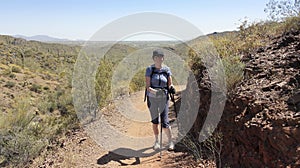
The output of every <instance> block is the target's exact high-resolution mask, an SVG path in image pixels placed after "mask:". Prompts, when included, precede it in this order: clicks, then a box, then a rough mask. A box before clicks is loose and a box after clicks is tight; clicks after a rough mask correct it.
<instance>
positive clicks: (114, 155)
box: [97, 147, 159, 166]
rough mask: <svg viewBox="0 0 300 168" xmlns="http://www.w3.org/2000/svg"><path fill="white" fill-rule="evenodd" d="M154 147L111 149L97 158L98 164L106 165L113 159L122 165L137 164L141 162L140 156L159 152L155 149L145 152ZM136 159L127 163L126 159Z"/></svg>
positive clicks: (148, 155)
mask: <svg viewBox="0 0 300 168" xmlns="http://www.w3.org/2000/svg"><path fill="white" fill-rule="evenodd" d="M150 149H152V147H149V148H144V149H141V150H137V151H136V150H132V149H129V148H119V149H116V150H114V151H109V152H108V154H105V155H104V156H102V157H101V158H99V159H98V160H97V164H99V165H105V164H108V163H109V162H111V161H116V162H118V163H120V164H121V166H126V165H137V164H140V163H141V161H140V158H141V157H150V156H153V155H155V154H157V153H158V152H159V151H153V152H150V153H145V152H146V151H147V150H150ZM133 158H134V159H135V162H133V163H131V164H128V163H125V162H124V161H125V160H127V159H133Z"/></svg>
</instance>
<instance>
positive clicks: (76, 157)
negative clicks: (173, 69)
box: [32, 88, 214, 168]
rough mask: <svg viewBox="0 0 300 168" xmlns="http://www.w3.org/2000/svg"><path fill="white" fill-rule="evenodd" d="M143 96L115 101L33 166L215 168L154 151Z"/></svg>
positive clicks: (183, 155) (173, 153) (177, 154)
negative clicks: (96, 117) (94, 119)
mask: <svg viewBox="0 0 300 168" xmlns="http://www.w3.org/2000/svg"><path fill="white" fill-rule="evenodd" d="M178 89H180V88H178ZM143 96H144V95H143V92H138V93H135V94H133V95H131V96H128V97H123V98H119V99H118V100H116V101H114V102H113V103H111V104H110V105H109V106H108V107H106V108H105V109H103V110H102V111H101V114H102V115H100V117H99V118H98V119H97V120H96V121H94V122H91V123H90V124H88V125H86V126H85V127H84V128H80V129H79V130H77V131H74V132H70V133H68V134H67V135H66V137H64V138H62V139H61V141H60V142H61V144H59V146H60V147H59V148H58V149H53V150H52V152H51V153H50V154H47V155H46V156H45V157H40V158H38V159H36V160H35V161H34V163H33V164H32V167H119V166H122V167H136V168H144V167H155V168H156V167H214V165H213V163H211V162H206V163H205V161H203V162H198V163H196V162H195V161H193V159H192V156H190V155H188V154H187V153H184V152H180V151H167V150H163V151H162V157H161V158H160V153H159V152H158V151H154V150H153V149H152V145H153V140H154V137H153V135H152V134H153V133H152V125H151V123H150V122H149V121H150V116H149V112H148V109H147V107H146V103H144V102H143ZM120 107H121V108H120ZM170 117H171V118H172V117H173V115H171V116H170ZM129 118H130V119H129ZM103 121H105V122H103ZM174 132H175V131H174ZM173 134H174V133H173ZM163 136H164V137H166V136H165V135H164V134H163ZM124 137H125V138H124ZM164 139H165V138H164ZM163 142H164V144H165V142H166V140H164V141H163ZM111 151H113V152H111ZM134 156H139V157H134Z"/></svg>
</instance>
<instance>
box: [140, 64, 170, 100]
mask: <svg viewBox="0 0 300 168" xmlns="http://www.w3.org/2000/svg"><path fill="white" fill-rule="evenodd" d="M154 74H159V75H161V74H164V75H165V76H166V77H167V84H168V83H169V76H170V75H169V74H168V73H167V71H166V70H165V69H164V70H163V71H162V72H155V66H152V67H151V74H150V87H152V88H154V87H153V86H152V82H151V81H152V76H153V75H154ZM159 83H160V80H159ZM162 89H166V90H168V86H167V87H165V88H162ZM147 97H148V96H147V88H145V97H144V102H145V101H146V98H147Z"/></svg>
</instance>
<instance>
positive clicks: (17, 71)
mask: <svg viewBox="0 0 300 168" xmlns="http://www.w3.org/2000/svg"><path fill="white" fill-rule="evenodd" d="M11 71H12V72H15V73H20V72H21V68H19V67H17V66H12V67H11Z"/></svg>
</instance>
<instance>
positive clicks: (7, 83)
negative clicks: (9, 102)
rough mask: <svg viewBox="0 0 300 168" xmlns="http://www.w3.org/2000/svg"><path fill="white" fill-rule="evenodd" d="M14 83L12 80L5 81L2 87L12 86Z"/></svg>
mask: <svg viewBox="0 0 300 168" xmlns="http://www.w3.org/2000/svg"><path fill="white" fill-rule="evenodd" d="M15 85H16V83H15V82H12V81H7V82H6V83H5V85H4V87H7V88H13V87H14V86H15Z"/></svg>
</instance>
